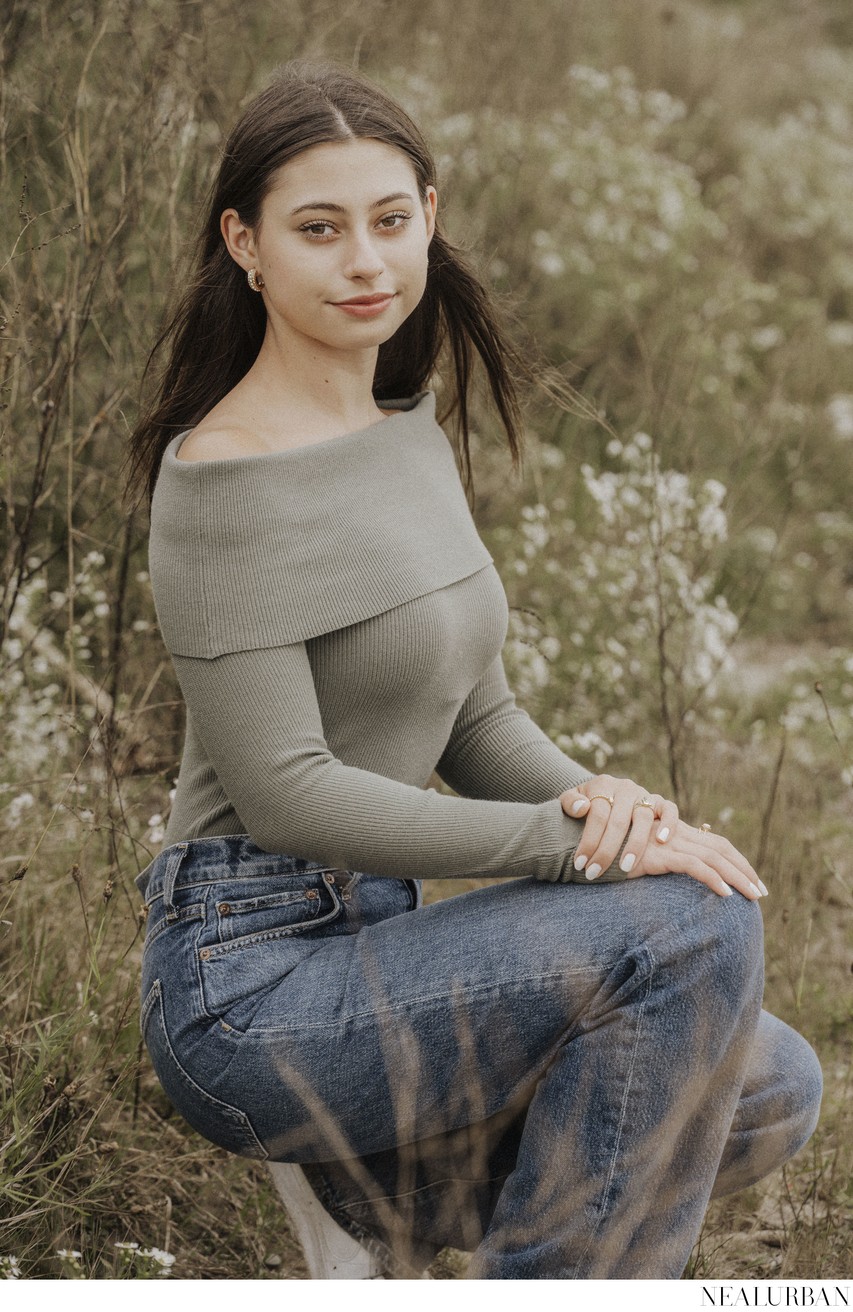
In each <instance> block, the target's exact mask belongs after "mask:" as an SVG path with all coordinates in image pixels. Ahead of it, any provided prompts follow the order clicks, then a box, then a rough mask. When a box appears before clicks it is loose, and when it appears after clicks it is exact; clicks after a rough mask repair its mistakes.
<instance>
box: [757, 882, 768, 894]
mask: <svg viewBox="0 0 853 1312" xmlns="http://www.w3.org/2000/svg"><path fill="white" fill-rule="evenodd" d="M758 887H759V888H760V889H761V891H762V893H763V894H764V896H765V897H767V893H768V890H767V889H766V888H765V887H764V885H763V884H762V882H761V880H760V879H759V881H758Z"/></svg>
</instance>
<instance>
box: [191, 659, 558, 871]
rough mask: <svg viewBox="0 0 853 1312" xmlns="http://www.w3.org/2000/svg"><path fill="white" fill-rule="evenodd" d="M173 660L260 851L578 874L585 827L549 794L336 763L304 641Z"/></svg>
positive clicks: (396, 866) (348, 863)
mask: <svg viewBox="0 0 853 1312" xmlns="http://www.w3.org/2000/svg"><path fill="white" fill-rule="evenodd" d="M173 659H174V661H175V669H176V671H177V675H178V679H179V681H180V684H181V689H182V692H183V695H184V698H185V701H186V704H187V708H188V710H189V712H190V714H191V716H192V718H193V722H194V726H195V730H196V732H197V733H198V735H199V738H200V740H201V742H202V744H203V747H204V750H205V753H206V755H207V758H208V760H209V763H210V765H211V767H212V768H213V769H214V770H215V772H216V774H217V776H218V778H219V781H220V783H221V785H222V787H223V788H224V790H225V792H226V793H227V795H228V798H229V801H230V802H231V804H232V806H233V807H234V808H235V810H236V812H237V813H238V814H239V816H240V817H241V819H242V821H243V824H244V825H245V828H246V832H247V833H248V834H249V835H250V837H251V838H252V839H253V841H254V842H256V843H257V844H258V845H259V846H260V847H262V848H263V849H264V850H265V851H269V852H285V853H293V854H297V855H300V856H304V857H307V858H309V859H312V860H319V861H323V862H328V863H329V864H330V865H333V866H336V867H339V868H345V869H356V870H363V871H365V872H367V873H370V874H376V875H388V876H392V877H395V878H433V879H435V878H438V879H441V878H454V877H459V876H467V877H483V876H500V875H505V876H507V877H516V878H518V877H520V876H524V875H531V876H533V877H535V878H538V879H545V880H551V881H557V880H560V881H566V880H570V879H573V878H577V876H576V874H575V872H574V871H573V868H572V857H573V853H574V850H575V847H576V846H577V843H578V841H579V838H580V834H581V832H582V825H581V823H579V822H578V821H576V820H573V819H572V818H571V817H569V816H567V815H565V813H564V812H563V809H562V807H561V805H560V802H559V800H557V799H556V798H554V799H552V800H548V801H543V802H541V803H538V804H536V803H530V802H524V801H518V802H504V801H478V800H473V799H468V798H460V797H450V796H446V795H443V794H440V793H437V792H435V791H434V790H432V789H423V788H419V787H416V786H413V785H410V784H403V783H400V782H398V781H396V780H394V779H389V778H386V777H384V776H382V775H379V774H374V773H372V772H370V771H366V770H361V769H358V768H355V767H353V766H349V765H345V764H343V762H342V761H340V760H339V759H337V758H336V757H335V756H334V755H333V754H332V752H331V751H330V750H329V747H328V745H327V743H326V739H325V737H324V733H323V726H322V720H321V715H320V710H319V706H318V702H317V697H316V691H315V687H314V683H313V679H312V672H311V666H310V662H309V659H308V653H307V651H306V647H305V644H304V643H301V642H300V643H288V644H285V645H282V646H277V647H268V648H258V649H253V650H249V651H240V652H230V653H226V654H224V655H221V656H218V657H215V658H213V659H210V658H201V657H185V656H178V657H174V658H173Z"/></svg>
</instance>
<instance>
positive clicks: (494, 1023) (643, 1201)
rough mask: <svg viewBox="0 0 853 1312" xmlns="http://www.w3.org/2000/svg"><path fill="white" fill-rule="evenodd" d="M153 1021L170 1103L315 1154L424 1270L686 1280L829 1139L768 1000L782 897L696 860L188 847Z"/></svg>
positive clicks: (167, 854) (156, 915) (177, 855)
mask: <svg viewBox="0 0 853 1312" xmlns="http://www.w3.org/2000/svg"><path fill="white" fill-rule="evenodd" d="M137 885H138V887H139V889H140V892H142V893H143V895H144V897H145V899H146V903H147V905H148V907H149V914H148V922H147V932H146V941H145V950H144V956H143V971H142V1010H141V1025H142V1032H143V1035H144V1038H145V1042H146V1045H147V1047H148V1051H149V1053H150V1055H151V1059H152V1062H153V1064H154V1068H155V1070H156V1072H157V1075H158V1077H159V1079H160V1082H161V1083H162V1085H163V1088H164V1089H165V1091H166V1093H167V1094H168V1096H169V1098H170V1099H171V1101H172V1102H173V1103H174V1104H175V1106H176V1108H177V1109H178V1111H179V1112H181V1114H182V1115H183V1116H184V1117H185V1118H186V1120H187V1121H189V1123H190V1124H191V1125H192V1126H194V1127H195V1129H196V1130H198V1131H199V1132H200V1133H201V1134H203V1135H204V1136H205V1137H206V1138H208V1139H210V1140H212V1141H213V1142H214V1143H216V1144H220V1145H221V1146H222V1147H224V1148H226V1149H228V1150H230V1151H231V1152H234V1153H239V1154H242V1155H243V1156H246V1157H254V1158H260V1159H269V1160H272V1161H291V1162H300V1163H303V1165H304V1166H305V1170H306V1174H307V1175H308V1178H309V1180H310V1181H311V1182H312V1184H313V1186H314V1188H315V1190H316V1191H317V1192H318V1194H319V1195H320V1197H321V1198H322V1199H323V1201H324V1203H325V1204H326V1206H327V1207H328V1208H329V1210H330V1211H331V1212H332V1213H333V1215H335V1216H336V1218H337V1219H338V1220H339V1221H340V1222H341V1223H342V1224H343V1225H344V1226H345V1227H346V1228H347V1229H348V1230H350V1232H351V1233H353V1234H355V1235H357V1236H358V1237H359V1238H361V1239H362V1241H363V1242H365V1243H366V1244H367V1246H368V1247H370V1248H371V1249H372V1250H373V1251H374V1252H376V1253H378V1254H379V1255H380V1256H381V1257H382V1258H383V1260H384V1261H385V1262H386V1265H387V1267H388V1269H389V1271H390V1272H391V1273H392V1274H397V1275H411V1274H413V1273H414V1272H415V1271H416V1270H418V1269H420V1268H421V1267H423V1266H424V1265H426V1263H428V1262H429V1261H430V1260H431V1258H432V1257H433V1256H434V1255H435V1253H436V1252H438V1251H439V1250H440V1249H441V1248H442V1247H444V1246H445V1245H451V1246H453V1247H456V1248H462V1249H469V1250H471V1251H472V1252H473V1256H472V1259H471V1265H470V1268H469V1275H470V1276H471V1277H472V1278H477V1279H501V1280H506V1279H605V1278H613V1279H616V1278H619V1279H628V1278H677V1277H678V1276H680V1275H681V1273H682V1272H683V1270H684V1268H685V1265H686V1263H687V1260H688V1257H689V1255H690V1251H691V1248H692V1246H693V1244H694V1242H695V1240H696V1238H697V1235H698V1233H699V1229H700V1226H701V1223H702V1218H703V1216H704V1213H705V1209H706V1206H707V1204H708V1200H709V1198H710V1197H711V1196H712V1194H714V1195H717V1194H723V1193H729V1192H733V1191H734V1190H736V1189H739V1188H742V1187H744V1186H745V1185H748V1184H751V1183H753V1182H754V1181H755V1180H757V1179H759V1178H760V1177H761V1176H762V1175H764V1174H766V1173H767V1172H768V1171H770V1170H772V1169H773V1168H774V1167H776V1166H778V1165H780V1164H781V1163H782V1162H784V1161H785V1160H786V1159H787V1158H788V1157H790V1156H791V1155H792V1154H793V1153H794V1152H796V1151H797V1149H798V1148H800V1147H801V1146H802V1144H803V1143H805V1141H806V1140H807V1139H808V1137H809V1135H810V1134H811V1133H812V1131H813V1129H814V1127H815V1124H816V1122H817V1115H818V1109H819V1105H820V1096H821V1073H820V1067H819V1065H818V1062H817V1059H816V1057H815V1055H814V1053H813V1051H812V1049H811V1048H810V1047H809V1045H808V1044H807V1043H806V1042H805V1040H803V1039H802V1038H801V1037H800V1036H799V1035H798V1034H797V1033H795V1031H793V1030H792V1029H790V1028H789V1027H788V1026H787V1025H785V1024H783V1022H781V1021H779V1020H777V1019H775V1018H774V1017H772V1016H770V1015H768V1014H767V1013H766V1012H762V1011H761V993H762V984H763V953H762V921H761V913H760V911H759V908H758V907H757V906H756V905H755V904H753V903H752V902H749V901H748V900H747V899H745V898H743V897H741V896H740V895H739V894H737V893H736V894H734V895H732V896H731V897H728V898H721V897H719V896H717V895H716V894H714V893H711V892H709V891H708V890H707V889H706V888H704V887H703V886H702V885H701V884H699V883H698V882H697V881H695V880H693V879H690V878H688V877H687V876H686V875H666V876H658V877H654V878H651V877H648V878H644V879H637V880H629V881H626V882H624V883H617V884H603V885H600V886H596V885H579V884H551V883H546V882H539V881H536V880H534V879H532V878H530V879H511V880H506V881H504V882H501V883H498V884H494V885H490V886H489V887H485V888H478V889H476V890H474V891H473V892H470V893H465V894H462V895H461V896H458V897H452V898H447V899H445V900H444V901H441V902H437V903H434V904H432V905H430V906H423V905H422V897H421V887H420V881H418V880H408V879H391V878H387V877H384V876H383V877H379V876H374V875H370V874H364V873H361V872H357V871H345V870H333V869H331V868H329V867H327V866H323V865H321V864H319V863H317V862H314V861H307V860H302V859H299V858H296V857H291V856H282V855H275V854H271V853H268V852H265V851H263V850H262V849H261V848H259V847H258V846H256V845H255V844H254V843H253V842H252V841H251V839H250V838H249V837H248V835H246V834H235V835H230V836H224V837H218V838H205V839H194V840H190V841H187V842H182V843H174V844H172V845H171V846H169V847H167V848H165V849H164V850H163V851H162V852H160V854H159V855H158V856H157V857H156V858H155V859H154V861H153V862H152V863H151V864H150V865H149V866H148V867H147V869H146V870H145V871H143V873H142V874H141V875H140V876H139V877H138V879H137Z"/></svg>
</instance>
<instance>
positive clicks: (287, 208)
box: [222, 138, 436, 351]
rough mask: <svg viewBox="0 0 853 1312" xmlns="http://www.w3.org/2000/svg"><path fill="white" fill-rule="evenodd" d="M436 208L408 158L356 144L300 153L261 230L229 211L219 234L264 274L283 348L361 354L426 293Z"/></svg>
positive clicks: (277, 183)
mask: <svg viewBox="0 0 853 1312" xmlns="http://www.w3.org/2000/svg"><path fill="white" fill-rule="evenodd" d="M435 207H436V193H435V189H434V188H433V187H429V188H428V189H427V195H426V197H425V198H422V197H420V196H419V194H418V185H417V179H416V177H415V171H414V168H413V166H412V163H411V161H410V160H409V158H408V156H407V155H405V154H404V153H403V152H402V151H401V150H398V149H396V147H394V146H389V145H386V144H385V143H384V142H382V141H377V140H374V139H373V138H355V139H354V140H351V141H343V142H328V143H324V144H323V145H320V146H312V147H310V149H308V150H305V151H303V152H302V154H301V155H297V156H296V157H295V158H294V159H292V160H290V161H289V162H288V163H287V164H285V165H283V166H282V167H281V169H279V170H278V172H277V174H276V175H275V178H274V180H273V185H272V187H271V189H270V191H269V192H268V193H267V195H266V197H265V199H264V202H263V206H262V209H261V219H260V222H259V224H258V226H257V228H255V229H254V230H252V229H249V228H246V227H245V226H244V225H243V224H242V223H241V222H240V219H239V216H238V215H237V212H236V210H226V211H225V213H224V214H223V215H222V232H223V236H224V237H225V240H226V242H227V244H228V248H229V251H230V252H231V254H232V256H233V257H234V259H236V260H237V263H238V264H240V265H241V267H242V268H244V269H246V270H248V269H250V268H253V267H254V268H256V269H258V270H259V272H260V273H261V275H262V277H263V280H264V283H265V286H264V289H263V292H262V295H263V297H264V301H265V304H266V308H267V314H268V316H269V321H270V326H271V328H272V329H273V331H274V332H275V333H276V334H277V336H279V337H281V338H282V339H283V344H287V342H288V341H292V340H293V337H294V336H295V337H296V338H301V339H303V341H304V342H305V343H306V344H311V343H313V344H315V345H317V344H323V345H325V346H326V347H330V348H332V349H335V350H344V351H347V350H354V349H355V350H363V349H365V348H378V347H379V346H380V345H381V343H382V342H385V341H387V340H388V338H389V337H392V336H393V334H394V333H395V332H396V331H397V329H398V328H399V327H400V324H401V323H402V322H403V321H404V319H406V318H408V316H409V315H410V314H411V313H412V311H413V310H414V309H415V307H416V306H417V304H418V302H419V301H420V299H421V297H422V296H423V293H424V288H425V286H426V276H427V248H428V246H429V243H430V239H431V237H432V234H433V229H434V227H435Z"/></svg>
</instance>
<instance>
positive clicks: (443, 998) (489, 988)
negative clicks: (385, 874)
mask: <svg viewBox="0 0 853 1312" xmlns="http://www.w3.org/2000/svg"><path fill="white" fill-rule="evenodd" d="M617 964H618V961H617V962H612V963H611V964H610V965H605V966H601V967H598V966H597V967H596V971H597V972H598V971H602V972H606V971H610V970H612V969H614V967H615V966H616V965H617ZM588 974H589V969H588V968H587V967H584V968H583V969H578V970H554V971H545V972H542V973H540V974H538V975H514V976H513V977H512V978H511V979H505V980H499V981H494V980H490V981H489V982H488V983H487V984H473V985H468V986H467V987H466V989H465V990H464V994H463V995H462V996H463V997H465V998H468V997H472V996H473V995H474V994H478V993H485V992H493V991H495V990H499V989H502V988H504V987H505V986H507V985H516V984H534V983H536V982H538V981H546V980H560V979H566V978H568V977H574V976H577V975H588ZM459 996H460V995H459V993H431V994H429V995H428V996H426V997H422V996H418V997H416V998H410V999H408V1001H405V1002H399V1003H392V1004H391V1005H390V1006H388V1007H378V1008H373V1007H371V1008H370V1009H369V1010H367V1011H356V1012H353V1013H352V1014H351V1015H349V1016H344V1017H338V1018H337V1019H335V1020H330V1021H326V1020H320V1021H316V1022H313V1021H312V1022H309V1023H308V1024H305V1025H297V1026H293V1025H280V1026H279V1025H276V1026H269V1027H264V1028H261V1027H259V1026H258V1027H253V1028H252V1029H251V1031H249V1032H248V1035H247V1037H249V1038H251V1037H252V1035H254V1034H280V1033H282V1034H289V1033H298V1032H299V1031H302V1030H323V1029H335V1028H337V1027H338V1026H340V1025H348V1024H349V1023H350V1022H351V1021H354V1020H360V1019H362V1018H363V1017H379V1016H392V1015H395V1014H397V1013H399V1012H403V1011H406V1010H407V1008H408V1007H410V1006H411V1004H412V1003H415V1004H416V1005H417V1006H421V1005H422V1004H424V1003H429V1002H447V1001H455V1000H456V999H458V998H459Z"/></svg>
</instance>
